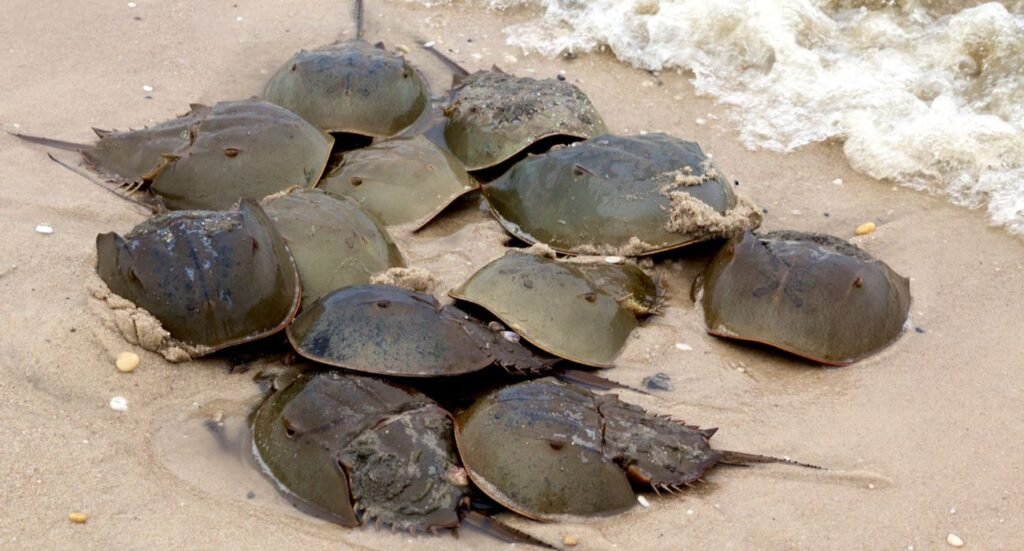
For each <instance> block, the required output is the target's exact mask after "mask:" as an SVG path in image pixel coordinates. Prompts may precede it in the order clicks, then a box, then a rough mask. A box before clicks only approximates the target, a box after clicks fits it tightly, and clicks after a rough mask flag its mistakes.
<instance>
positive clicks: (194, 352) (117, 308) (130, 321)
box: [87, 278, 203, 363]
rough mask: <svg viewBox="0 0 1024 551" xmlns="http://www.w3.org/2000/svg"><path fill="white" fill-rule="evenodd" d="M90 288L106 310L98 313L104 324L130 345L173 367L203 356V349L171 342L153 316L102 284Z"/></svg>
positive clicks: (166, 332)
mask: <svg viewBox="0 0 1024 551" xmlns="http://www.w3.org/2000/svg"><path fill="white" fill-rule="evenodd" d="M97 279H98V278H97ZM87 288H88V289H89V294H90V295H91V296H92V297H93V298H94V299H96V301H97V302H98V303H99V304H101V305H102V306H104V308H99V309H97V311H98V312H99V314H100V316H101V317H102V318H103V322H104V324H105V325H107V326H110V327H112V328H113V329H115V330H116V331H117V332H118V333H120V334H121V336H122V337H123V338H124V340H126V341H128V342H129V343H131V344H135V345H138V346H140V347H141V348H143V349H145V350H149V351H150V352H156V353H158V354H160V355H161V356H163V357H164V359H166V360H167V361H169V362H174V363H180V362H187V361H189V360H191V359H192V358H193V357H194V356H196V357H197V356H200V355H202V354H203V350H202V347H197V346H191V345H187V344H185V343H182V342H180V341H177V340H175V339H174V338H172V337H171V334H170V333H169V332H168V331H167V330H166V329H164V327H163V325H161V324H160V321H159V320H157V319H156V318H155V317H154V316H153V315H152V314H150V313H149V312H147V311H146V310H144V309H142V308H139V307H138V306H136V305H135V304H134V303H132V302H131V301H130V300H127V299H125V298H122V297H120V296H118V295H115V294H114V293H112V292H110V289H109V288H108V287H107V286H106V284H104V283H103V282H102V281H95V282H90V284H89V285H88V287H87Z"/></svg>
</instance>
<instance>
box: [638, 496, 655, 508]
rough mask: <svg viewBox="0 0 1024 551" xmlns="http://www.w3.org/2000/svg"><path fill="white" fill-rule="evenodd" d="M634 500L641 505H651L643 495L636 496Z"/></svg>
mask: <svg viewBox="0 0 1024 551" xmlns="http://www.w3.org/2000/svg"><path fill="white" fill-rule="evenodd" d="M636 500H637V502H638V503H640V505H641V506H643V507H650V506H651V502H650V501H647V498H646V497H644V496H636Z"/></svg>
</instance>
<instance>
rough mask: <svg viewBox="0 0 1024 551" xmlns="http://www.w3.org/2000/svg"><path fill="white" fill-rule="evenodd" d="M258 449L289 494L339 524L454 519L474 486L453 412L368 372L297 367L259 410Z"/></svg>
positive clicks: (426, 524) (435, 523) (439, 523)
mask: <svg viewBox="0 0 1024 551" xmlns="http://www.w3.org/2000/svg"><path fill="white" fill-rule="evenodd" d="M253 448H254V451H255V453H256V456H257V458H258V459H259V462H260V464H261V465H262V467H263V469H264V472H266V473H267V474H269V475H270V476H271V478H273V479H274V480H275V481H276V482H277V484H278V485H279V487H280V488H281V489H282V490H283V491H284V492H285V493H286V494H287V495H289V496H291V497H292V498H294V499H296V500H298V501H300V502H301V503H302V504H303V505H305V506H306V507H307V508H309V509H312V511H313V512H315V513H317V514H319V515H321V516H325V517H327V518H329V519H330V520H332V521H334V522H337V523H338V524H341V525H342V526H350V527H351V526H359V525H360V524H362V523H363V522H376V523H377V525H378V526H381V525H386V526H390V527H393V528H396V529H401V530H410V531H415V530H420V531H422V530H430V531H435V530H437V529H439V528H454V527H456V526H457V525H458V524H459V514H458V509H459V507H460V504H461V503H462V501H463V499H464V498H465V497H466V496H467V494H468V488H467V486H468V482H467V481H466V479H465V472H464V471H463V469H462V467H461V465H460V464H459V460H458V457H457V456H456V453H455V447H454V445H453V443H452V421H451V417H450V415H449V414H448V412H446V411H444V410H443V409H441V408H440V407H439V406H438V405H437V404H435V403H434V402H433V401H431V400H430V399H429V398H427V397H426V396H424V395H422V394H420V393H419V392H416V391H413V390H407V389H403V388H400V387H397V386H395V385H393V384H390V383H386V382H384V381H381V380H378V379H375V378H372V377H364V376H358V375H351V374H341V373H336V372H330V373H320V374H315V375H309V374H303V375H299V376H298V377H297V378H296V379H295V380H294V381H293V382H292V383H291V384H290V385H288V386H287V387H285V388H284V389H281V390H279V391H278V392H276V393H275V394H273V395H271V396H270V397H269V398H267V400H266V401H265V402H264V403H263V405H262V406H260V408H259V410H258V411H257V412H256V415H255V418H254V420H253Z"/></svg>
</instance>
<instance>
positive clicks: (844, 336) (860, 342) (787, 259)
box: [694, 231, 910, 366]
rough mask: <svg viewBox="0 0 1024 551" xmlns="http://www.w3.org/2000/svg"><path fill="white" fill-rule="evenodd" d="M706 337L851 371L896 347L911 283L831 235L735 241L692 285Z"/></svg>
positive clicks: (784, 233) (794, 234)
mask: <svg viewBox="0 0 1024 551" xmlns="http://www.w3.org/2000/svg"><path fill="white" fill-rule="evenodd" d="M694 290H695V292H697V293H700V294H701V298H700V301H701V303H702V305H703V307H704V320H705V322H706V323H707V327H708V332H709V333H711V334H712V335H715V336H718V337H727V338H732V339H739V340H745V341H754V342H758V343H762V344H767V345H769V346H773V347H775V348H779V349H782V350H785V351H787V352H791V353H793V354H796V355H798V356H803V357H805V358H808V359H810V360H813V361H816V362H820V363H823V364H828V365H836V366H841V365H848V364H851V363H853V362H856V361H858V360H860V359H863V358H865V357H867V356H869V355H871V354H873V353H875V352H878V351H879V350H881V349H883V348H885V347H886V346H888V345H890V344H892V343H893V342H894V341H895V340H896V339H898V338H899V336H900V335H901V334H902V332H903V327H904V324H905V323H906V321H907V314H908V312H909V310H910V281H909V280H908V279H907V278H904V277H902V276H900V275H899V274H897V273H896V272H894V271H893V270H892V269H891V268H889V266H887V265H886V264H885V263H884V262H882V261H880V260H877V259H875V258H874V257H872V256H871V255H869V254H868V253H866V252H864V251H862V250H861V249H859V248H857V247H856V246H855V245H852V244H850V243H847V242H846V241H843V240H842V239H839V238H837V237H833V236H831V235H823V234H817V233H804V232H795V231H780V232H771V233H766V234H763V235H756V234H754V233H752V232H745V233H743V234H741V235H738V236H736V237H734V238H733V239H732V240H730V241H729V242H728V243H726V245H725V246H724V247H722V249H721V250H720V251H719V252H718V254H717V255H716V256H715V257H714V259H713V260H712V261H711V263H710V264H709V265H708V267H707V268H706V269H705V270H704V273H703V275H702V276H701V277H700V278H698V279H697V281H695V282H694Z"/></svg>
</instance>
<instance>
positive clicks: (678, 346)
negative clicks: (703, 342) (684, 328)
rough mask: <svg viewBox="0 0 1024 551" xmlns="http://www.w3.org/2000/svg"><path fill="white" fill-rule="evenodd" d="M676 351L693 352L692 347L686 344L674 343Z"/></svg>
mask: <svg viewBox="0 0 1024 551" xmlns="http://www.w3.org/2000/svg"><path fill="white" fill-rule="evenodd" d="M676 350H683V351H686V350H693V347H692V346H690V345H688V344H686V343H681V342H677V343H676Z"/></svg>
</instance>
